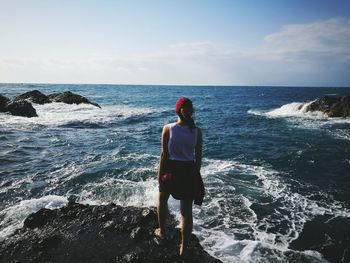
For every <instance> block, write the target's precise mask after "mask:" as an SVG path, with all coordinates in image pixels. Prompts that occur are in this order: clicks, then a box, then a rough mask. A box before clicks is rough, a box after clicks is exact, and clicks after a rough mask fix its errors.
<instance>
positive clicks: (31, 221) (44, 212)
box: [23, 208, 55, 228]
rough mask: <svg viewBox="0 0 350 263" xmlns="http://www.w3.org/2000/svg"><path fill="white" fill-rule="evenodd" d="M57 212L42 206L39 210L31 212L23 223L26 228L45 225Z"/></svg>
mask: <svg viewBox="0 0 350 263" xmlns="http://www.w3.org/2000/svg"><path fill="white" fill-rule="evenodd" d="M54 214H55V212H54V211H53V210H50V209H46V208H42V209H40V210H39V211H38V212H36V213H33V214H30V215H29V216H28V217H27V218H26V219H25V220H24V223H23V227H25V228H36V227H42V226H44V225H45V224H46V223H47V222H48V221H49V220H50V218H52V217H53V216H54Z"/></svg>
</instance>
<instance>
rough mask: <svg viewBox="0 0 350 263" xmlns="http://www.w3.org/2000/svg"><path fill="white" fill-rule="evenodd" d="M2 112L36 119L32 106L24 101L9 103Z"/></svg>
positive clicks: (36, 115)
mask: <svg viewBox="0 0 350 263" xmlns="http://www.w3.org/2000/svg"><path fill="white" fill-rule="evenodd" d="M4 112H10V113H11V114H12V115H15V116H22V117H38V114H37V113H36V110H35V109H34V107H33V105H32V104H31V103H30V102H28V101H25V100H21V101H11V102H9V103H7V104H6V106H5V110H4Z"/></svg>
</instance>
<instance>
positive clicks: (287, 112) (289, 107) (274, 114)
mask: <svg viewBox="0 0 350 263" xmlns="http://www.w3.org/2000/svg"><path fill="white" fill-rule="evenodd" d="M312 102H313V101H311V102H307V103H302V102H292V103H288V104H285V105H282V106H281V107H280V108H277V109H273V110H270V111H258V110H248V113H249V114H253V115H259V116H266V117H269V118H281V117H299V118H312V119H327V118H328V116H327V115H326V114H324V113H323V112H320V111H312V112H311V111H309V112H307V111H306V108H307V106H309V105H310V104H311V103H312Z"/></svg>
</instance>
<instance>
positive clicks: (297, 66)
mask: <svg viewBox="0 0 350 263" xmlns="http://www.w3.org/2000/svg"><path fill="white" fill-rule="evenodd" d="M349 69H350V20H348V19H345V18H332V19H329V20H324V21H316V22H313V23H309V24H293V25H285V26H283V27H282V28H281V30H280V31H279V32H275V33H272V34H269V35H267V36H265V37H264V39H262V40H261V43H259V44H258V45H257V46H256V47H255V48H249V49H248V48H244V47H236V46H233V45H232V44H220V43H213V42H210V41H203V42H194V43H193V42H192V43H177V44H174V45H170V46H168V47H166V48H163V49H160V50H156V51H154V52H147V53H129V54H128V53H116V52H111V54H106V55H104V56H90V57H89V56H87V58H86V59H72V58H70V59H65V58H44V59H23V58H22V59H18V58H7V59H1V58H0V81H3V82H6V81H8V82H11V81H15V82H16V78H18V79H20V81H28V82H65V83H77V82H78V83H79V82H80V83H133V84H213V85H215V84H223V85H336V86H342V85H343V86H346V85H348V86H349V85H350V74H349V71H350V70H349ZM1 72H2V73H1Z"/></svg>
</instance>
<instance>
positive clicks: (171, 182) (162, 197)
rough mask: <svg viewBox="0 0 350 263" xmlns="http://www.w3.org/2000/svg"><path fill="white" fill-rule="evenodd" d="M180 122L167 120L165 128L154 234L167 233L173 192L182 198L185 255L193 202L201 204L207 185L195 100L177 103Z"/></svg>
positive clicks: (163, 234) (182, 229) (164, 235)
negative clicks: (156, 222)
mask: <svg viewBox="0 0 350 263" xmlns="http://www.w3.org/2000/svg"><path fill="white" fill-rule="evenodd" d="M175 112H176V114H177V116H178V119H177V122H175V123H170V124H167V125H165V126H164V127H163V132H162V150H161V156H160V165H159V169H158V182H159V193H158V205H157V210H158V222H159V228H158V229H156V230H155V234H156V235H157V236H159V237H161V238H165V237H166V232H167V231H166V217H167V214H168V199H169V196H170V195H172V196H173V197H174V198H175V199H177V200H180V212H181V236H182V239H181V245H180V255H181V256H183V255H185V252H186V249H187V246H188V243H189V238H190V235H191V232H192V227H193V217H192V203H193V202H194V203H195V204H198V205H201V204H202V201H203V197H204V185H203V181H202V178H201V175H200V168H201V162H202V132H201V129H200V128H199V127H196V125H195V122H194V120H193V118H192V116H193V113H194V109H193V105H192V101H191V100H190V99H188V98H184V97H182V98H180V99H178V100H177V102H176V105H175Z"/></svg>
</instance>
